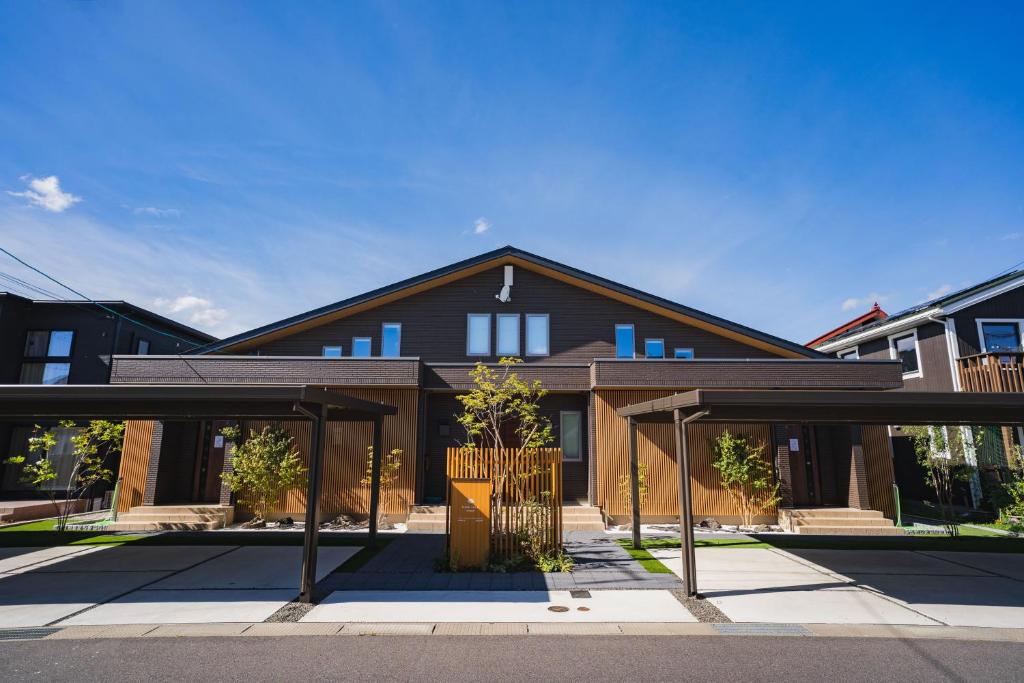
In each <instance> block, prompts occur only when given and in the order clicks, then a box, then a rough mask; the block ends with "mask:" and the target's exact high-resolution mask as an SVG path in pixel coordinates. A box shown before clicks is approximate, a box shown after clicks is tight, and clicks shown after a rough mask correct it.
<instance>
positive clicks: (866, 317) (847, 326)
mask: <svg viewBox="0 0 1024 683" xmlns="http://www.w3.org/2000/svg"><path fill="white" fill-rule="evenodd" d="M888 317H889V314H888V313H886V312H885V311H883V310H882V309H881V308H879V306H878V302H877V301H876V302H875V305H874V306H872V307H871V310H870V311H868V312H867V313H864V314H863V315H859V316H857V317H856V318H854V319H853V320H850V321H849V322H846V323H843V324H842V325H840V326H839V327H837V328H835V329H834V330H830V331H828V332H826V333H825V334H823V335H821V336H820V337H818V338H817V339H812V340H811V341H809V342H807V346H809V347H811V348H812V349H813V348H815V347H817V346H820V345H821V344H824V343H825V342H827V341H828V340H830V339H834V338H835V337H838V336H840V335H843V334H845V333H846V332H850V331H852V330H855V329H860V328H863V327H866V326H867V325H868V324H870V323H873V322H875V321H878V320H885V319H886V318H888Z"/></svg>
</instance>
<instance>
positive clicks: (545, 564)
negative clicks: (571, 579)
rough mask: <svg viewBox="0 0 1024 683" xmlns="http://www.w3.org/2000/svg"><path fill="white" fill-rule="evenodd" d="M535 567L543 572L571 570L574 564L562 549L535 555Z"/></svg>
mask: <svg viewBox="0 0 1024 683" xmlns="http://www.w3.org/2000/svg"><path fill="white" fill-rule="evenodd" d="M534 562H535V565H536V567H537V569H538V570H539V571H542V572H544V573H551V572H571V571H572V568H573V566H574V564H575V563H574V562H573V560H572V557H570V556H569V555H567V554H566V553H565V552H564V551H562V550H552V551H549V552H547V553H544V554H543V555H541V556H539V557H537V559H536V560H535V561H534Z"/></svg>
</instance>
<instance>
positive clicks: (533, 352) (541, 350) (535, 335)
mask: <svg viewBox="0 0 1024 683" xmlns="http://www.w3.org/2000/svg"><path fill="white" fill-rule="evenodd" d="M549 352H550V350H549V348H548V316H547V315H527V316H526V355H527V356H546V355H548V353H549Z"/></svg>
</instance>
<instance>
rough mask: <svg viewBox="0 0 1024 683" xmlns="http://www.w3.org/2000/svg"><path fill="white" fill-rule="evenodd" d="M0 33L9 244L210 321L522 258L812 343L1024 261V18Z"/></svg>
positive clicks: (596, 19)
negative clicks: (500, 256)
mask: <svg viewBox="0 0 1024 683" xmlns="http://www.w3.org/2000/svg"><path fill="white" fill-rule="evenodd" d="M826 5H827V7H826ZM0 26H2V27H3V28H2V29H0V78H2V82H3V84H4V87H3V89H2V91H0V150H2V153H0V246H4V247H5V248H8V249H10V250H12V251H14V252H16V253H18V254H20V255H21V256H23V257H24V258H26V259H28V260H31V261H33V262H34V263H35V264H37V265H39V266H40V267H42V268H44V269H46V270H48V271H50V272H52V273H53V274H55V275H57V276H59V277H60V278H62V279H64V280H66V281H67V282H68V283H69V284H72V285H73V286H76V287H77V288H79V289H82V290H83V291H85V292H86V293H88V294H89V295H90V296H93V297H97V298H125V299H128V300H130V301H132V302H134V303H136V304H139V305H141V306H145V307H151V308H154V309H156V310H160V311H162V312H165V313H167V314H169V315H171V316H172V317H175V318H178V319H180V320H182V321H184V322H187V323H192V324H195V325H197V326H199V327H200V328H203V329H206V330H208V331H211V332H214V333H216V334H221V335H225V334H229V333H233V332H238V331H241V330H244V329H248V328H250V327H253V326H256V325H259V324H262V323H266V322H269V321H272V320H276V319H279V318H281V317H284V316H287V315H291V314H294V313H297V312H301V311H303V310H307V309H309V308H311V307H314V306H318V305H322V304H325V303H328V302H331V301H336V300H338V299H341V298H344V297H347V296H350V295H352V294H356V293H358V292H361V291H365V290H367V289H370V288H373V287H376V286H380V285H382V284H386V283H389V282H392V281H394V280H397V279H400V278H404V277H407V276H410V275H414V274H416V273H419V272H422V271H425V270H428V269H431V268H435V267H437V266H440V265H444V264H446V263H449V262H451V261H454V260H456V259H459V258H464V257H467V256H471V255H473V254H477V253H480V252H483V251H487V250H489V249H492V248H494V247H496V246H500V245H503V244H514V245H516V246H519V247H521V248H524V249H528V250H530V251H534V252H537V253H540V254H542V255H545V256H548V257H550V258H553V259H556V260H560V261H564V262H566V263H568V264H570V265H573V266H577V267H581V268H583V269H586V270H589V271H591V272H594V273H597V274H599V275H603V276H606V277H610V278H612V279H615V280H619V281H621V282H624V283H626V284H629V285H633V286H636V287H639V288H641V289H645V290H648V291H651V292H653V293H656V294H659V295H662V296H666V297H669V298H672V299H674V300H677V301H680V302H682V303H684V304H687V305H691V306H695V307H697V308H701V309H704V310H707V311H709V312H711V313H715V314H717V315H721V316H724V317H726V318H730V319H733V320H736V321H738V322H742V323H745V324H748V325H752V326H754V327H757V328H759V329H762V330H765V331H767V332H771V333H774V334H778V335H781V336H784V337H787V338H790V339H793V340H795V341H799V342H805V341H807V340H808V339H810V338H812V337H815V336H817V335H818V334H819V333H821V332H823V331H824V330H826V329H829V328H831V327H833V326H835V325H837V324H839V323H840V322H843V321H844V320H846V319H848V318H850V317H852V316H854V315H855V314H858V313H860V312H862V311H863V310H865V309H866V308H867V307H868V306H870V305H871V303H872V301H874V300H875V299H878V300H880V301H881V303H882V305H883V307H884V308H887V309H889V310H891V311H892V310H898V309H900V308H902V307H905V306H909V305H913V304H915V303H918V302H919V301H921V300H923V299H925V298H927V297H929V296H930V295H932V294H934V293H936V292H942V291H944V290H948V289H949V288H958V287H960V286H962V285H964V284H967V283H969V282H972V281H977V280H980V279H983V278H986V277H989V276H992V275H994V274H995V273H997V272H999V271H1001V270H1004V269H1006V268H1008V267H1010V266H1012V265H1014V264H1015V263H1018V262H1019V261H1021V260H1022V259H1024V255H1022V252H1024V191H1022V190H1024V107H1022V104H1024V68H1022V67H1024V41H1022V40H1021V39H1020V36H1021V34H1022V30H1024V6H1022V5H1020V4H1017V3H992V4H989V3H970V4H966V3H960V4H955V3H941V2H928V3H884V4H883V3H849V4H841V3H795V2H793V3H760V2H755V3H751V2H738V3H728V2H708V3H666V4H658V3H654V2H642V3H641V2H637V3H620V2H593V3H529V2H516V3H509V4H504V5H500V4H497V3H481V2H467V3H449V2H444V3H436V2H388V3H355V2H353V3H336V2H329V3H321V4H318V3H312V2H303V3H284V2H272V3H256V2H245V3H231V2H217V3H200V2H187V3H185V2H183V3H171V2H161V3H150V2H125V3H116V2H104V3H83V2H68V3H64V2H31V3H15V2H6V3H3V4H0ZM51 177H56V178H57V180H56V181H53V180H47V179H49V178H51ZM0 272H3V273H8V274H14V275H17V276H19V277H26V278H27V276H26V274H25V272H24V271H23V270H20V269H19V268H18V267H17V266H16V265H15V264H13V263H12V262H10V261H9V260H6V261H0Z"/></svg>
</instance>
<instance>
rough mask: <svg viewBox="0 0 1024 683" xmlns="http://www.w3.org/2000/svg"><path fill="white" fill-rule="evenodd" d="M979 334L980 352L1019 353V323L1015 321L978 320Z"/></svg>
mask: <svg viewBox="0 0 1024 683" xmlns="http://www.w3.org/2000/svg"><path fill="white" fill-rule="evenodd" d="M978 328H979V330H980V332H981V334H979V335H978V336H979V337H981V350H982V351H983V352H987V353H992V352H996V351H1014V352H1016V351H1020V350H1021V346H1020V323H1019V322H1018V321H1016V320H988V321H986V320H979V321H978Z"/></svg>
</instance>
